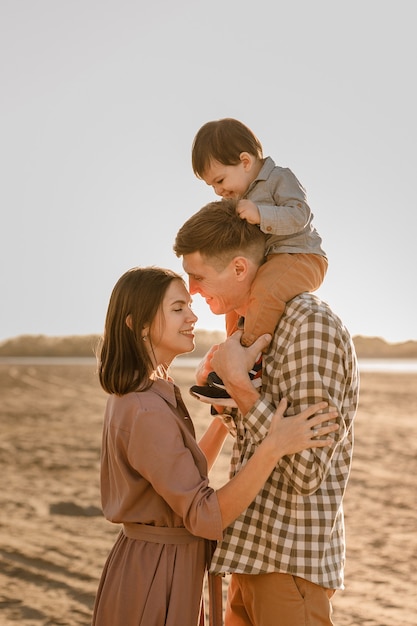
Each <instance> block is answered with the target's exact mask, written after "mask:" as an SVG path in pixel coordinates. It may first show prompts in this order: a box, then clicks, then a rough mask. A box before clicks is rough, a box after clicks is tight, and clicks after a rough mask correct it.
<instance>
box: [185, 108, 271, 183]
mask: <svg viewBox="0 0 417 626" xmlns="http://www.w3.org/2000/svg"><path fill="white" fill-rule="evenodd" d="M242 152H248V153H249V154H251V155H253V156H255V157H256V158H259V159H262V158H263V153H262V144H261V142H260V141H259V139H258V138H257V137H256V136H255V135H254V134H253V132H252V131H251V130H250V129H249V128H248V127H247V126H245V125H244V124H242V122H239V121H238V120H235V119H233V118H231V117H226V118H224V119H222V120H215V121H212V122H207V123H206V124H204V126H202V127H201V128H200V130H199V131H198V133H197V134H196V136H195V138H194V142H193V147H192V151H191V162H192V166H193V171H194V174H195V175H196V176H197V178H202V177H203V176H204V173H205V172H206V171H207V168H208V167H209V166H210V163H211V161H218V162H219V163H222V165H237V164H238V163H239V160H240V159H239V157H240V155H241V153H242Z"/></svg>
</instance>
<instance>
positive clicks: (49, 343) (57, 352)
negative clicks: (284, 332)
mask: <svg viewBox="0 0 417 626" xmlns="http://www.w3.org/2000/svg"><path fill="white" fill-rule="evenodd" d="M100 337H101V336H100V335H70V336H67V337H49V336H46V335H20V336H19V337H14V338H12V339H7V340H6V341H3V342H2V343H0V356H49V357H53V356H59V357H71V356H74V357H94V356H95V354H96V350H97V347H98V345H99V342H100ZM195 337H196V340H195V343H196V348H195V350H194V352H193V353H192V354H193V357H197V358H200V357H203V356H204V355H205V354H206V352H207V351H208V350H209V348H210V347H211V346H212V345H213V344H214V343H220V342H221V341H223V340H224V337H225V335H224V333H223V332H222V331H208V330H196V331H195Z"/></svg>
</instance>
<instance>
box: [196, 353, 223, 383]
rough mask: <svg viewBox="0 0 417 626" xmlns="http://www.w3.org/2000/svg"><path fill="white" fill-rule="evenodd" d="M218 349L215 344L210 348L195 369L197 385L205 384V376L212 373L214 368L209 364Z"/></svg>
mask: <svg viewBox="0 0 417 626" xmlns="http://www.w3.org/2000/svg"><path fill="white" fill-rule="evenodd" d="M218 347H219V346H218V345H217V344H214V346H211V348H210V350H209V351H208V352H207V354H206V355H205V356H204V357H203V359H202V360H201V361H200V363H199V364H198V365H197V369H196V370H195V380H196V383H197V385H205V384H206V383H207V376H208V375H209V374H210V372H213V371H214V367H213V366H212V364H211V359H212V356H213V354H214V353H215V352H216V350H217V349H218Z"/></svg>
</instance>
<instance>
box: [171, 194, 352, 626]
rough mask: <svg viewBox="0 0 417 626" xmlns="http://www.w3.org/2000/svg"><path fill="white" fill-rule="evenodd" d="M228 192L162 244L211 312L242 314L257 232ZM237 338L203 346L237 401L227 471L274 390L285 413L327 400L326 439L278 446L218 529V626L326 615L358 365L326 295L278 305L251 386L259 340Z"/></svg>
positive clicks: (263, 423) (255, 435) (338, 551)
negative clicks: (261, 478) (222, 585)
mask: <svg viewBox="0 0 417 626" xmlns="http://www.w3.org/2000/svg"><path fill="white" fill-rule="evenodd" d="M235 206H236V205H235V202H234V201H233V200H222V201H220V202H213V203H210V204H209V205H206V206H205V207H203V208H202V209H201V210H200V211H199V212H198V213H196V214H195V215H193V216H192V217H191V218H190V219H189V220H187V222H186V223H185V224H184V225H183V226H182V228H181V229H180V230H179V232H178V234H177V237H176V240H175V244H174V251H175V253H176V254H177V256H179V257H182V258H183V267H184V270H185V271H186V273H187V274H188V276H189V287H190V292H191V294H196V293H198V294H200V295H201V296H202V297H203V298H205V300H206V302H207V304H208V305H209V307H210V309H211V311H212V312H213V313H215V314H217V315H219V314H224V313H227V312H229V311H232V310H235V311H236V312H237V313H238V314H239V315H241V316H244V315H245V312H246V309H247V307H248V306H249V301H250V288H251V284H252V282H253V280H254V277H255V275H256V271H257V269H258V267H259V266H260V265H261V263H262V262H263V249H264V248H263V246H264V239H263V237H264V236H263V234H262V233H261V232H260V231H259V229H258V228H257V227H256V226H253V225H250V224H248V223H247V222H246V221H245V220H241V219H240V218H239V217H238V216H237V214H236V211H235ZM267 339H268V338H267V337H266V338H261V339H259V340H258V341H257V342H256V344H254V346H251V348H244V347H242V346H241V345H240V341H239V333H236V334H235V335H233V336H232V337H230V338H229V339H227V340H226V342H225V343H224V344H222V345H221V346H220V347H219V348H218V349H217V350H213V351H212V354H211V355H210V358H209V359H208V362H207V363H206V365H205V367H204V368H203V370H201V371H200V372H199V378H200V380H199V381H198V382H199V384H202V383H203V382H204V380H203V378H204V376H203V374H204V373H206V372H209V371H210V369H212V368H213V369H214V370H215V371H216V373H217V374H218V375H219V376H220V377H221V378H222V379H223V382H224V384H225V386H226V389H227V391H228V392H229V393H230V395H231V396H232V397H233V398H234V399H235V400H236V403H237V405H238V408H239V412H238V414H237V415H235V416H233V424H232V426H233V429H232V430H234V432H236V438H235V443H234V449H233V453H232V459H231V475H234V474H235V472H236V471H237V470H238V469H239V467H241V466H242V465H243V464H244V463H246V462H247V460H248V459H249V458H250V456H251V455H252V454H253V451H254V450H255V449H256V446H257V445H258V444H259V442H260V441H262V438H263V437H264V436H265V435H266V433H267V431H268V425H269V421H270V418H271V416H272V414H273V412H274V410H275V408H276V406H277V404H278V402H279V400H280V399H281V398H283V397H285V398H287V401H288V410H287V415H293V414H295V413H297V412H299V411H301V410H303V409H305V408H306V407H307V406H309V405H311V404H313V403H316V402H319V401H323V400H324V401H326V402H328V403H329V405H330V406H334V407H336V408H337V410H338V411H339V418H338V420H339V430H338V431H336V432H335V433H332V434H331V435H330V436H331V437H332V438H333V439H334V444H333V445H332V446H330V447H328V448H320V449H318V450H306V451H304V452H301V453H299V454H295V455H292V456H291V457H284V458H283V459H282V460H281V461H280V462H279V463H278V465H277V467H276V468H275V470H274V471H273V472H272V474H271V476H270V477H269V479H268V481H267V482H266V483H265V486H264V488H263V489H262V491H261V492H260V493H259V494H258V496H257V497H256V499H255V500H254V501H253V502H252V504H251V505H250V506H249V507H248V509H247V510H246V511H245V512H244V513H243V514H242V515H241V516H240V517H239V518H238V519H237V520H236V521H235V522H234V523H233V524H232V525H231V526H230V527H229V528H228V529H227V530H226V531H225V533H224V538H223V541H222V542H220V543H219V544H218V546H217V549H216V551H215V554H214V556H213V559H212V564H211V571H212V572H214V573H231V574H232V576H231V580H230V584H229V589H228V601H227V606H226V615H225V624H226V626H246V625H251V626H305V625H307V624H308V625H310V626H316V625H319V624H320V625H331V624H332V620H331V604H330V597H331V596H332V594H333V593H334V591H335V590H336V589H341V588H343V574H344V561H345V539H344V521H343V508H342V501H343V496H344V493H345V490H346V484H347V481H348V477H349V471H350V465H351V458H352V446H353V418H354V415H355V413H356V407H357V400H358V385H359V381H358V372H357V364H356V357H355V352H354V347H353V343H352V340H351V337H350V335H349V333H348V331H347V330H346V328H345V327H344V326H343V324H342V322H341V321H340V319H339V318H338V317H337V316H336V315H335V314H334V313H333V312H332V311H331V309H330V308H329V306H328V305H327V304H326V303H324V302H322V301H320V300H319V299H318V298H317V297H316V296H314V295H312V294H310V293H303V294H301V295H299V296H296V297H295V298H294V299H293V300H292V301H290V302H289V303H288V304H287V307H286V310H285V312H284V315H283V316H282V318H281V320H280V322H279V324H278V326H277V328H276V330H275V333H274V336H273V338H272V341H271V342H270V344H269V346H268V347H267V348H266V349H265V351H264V355H263V372H262V389H261V390H259V389H255V387H254V386H253V385H252V384H251V382H250V379H249V376H248V373H247V372H248V370H249V369H250V368H251V366H252V364H253V361H254V358H256V354H254V350H259V349H260V346H261V347H262V348H263V347H264V346H265V345H266V344H267Z"/></svg>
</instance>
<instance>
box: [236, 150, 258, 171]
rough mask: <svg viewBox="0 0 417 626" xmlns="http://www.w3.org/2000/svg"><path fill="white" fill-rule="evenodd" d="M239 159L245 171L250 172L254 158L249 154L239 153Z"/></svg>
mask: <svg viewBox="0 0 417 626" xmlns="http://www.w3.org/2000/svg"><path fill="white" fill-rule="evenodd" d="M239 159H240V162H241V163H242V165H243V169H244V170H245V171H248V170H250V169H251V167H252V165H253V162H254V161H255V158H254V156H253V155H252V154H249V152H241V153H240V154H239Z"/></svg>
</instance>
